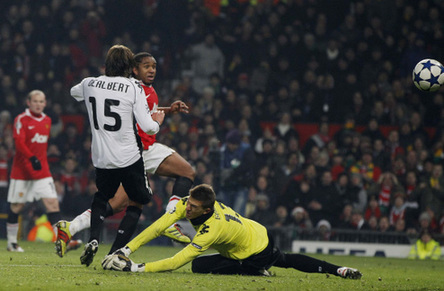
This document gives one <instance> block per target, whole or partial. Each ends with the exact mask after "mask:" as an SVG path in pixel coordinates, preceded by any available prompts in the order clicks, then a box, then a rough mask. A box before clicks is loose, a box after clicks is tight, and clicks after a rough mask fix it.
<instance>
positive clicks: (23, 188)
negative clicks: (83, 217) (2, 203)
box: [6, 90, 61, 252]
mask: <svg viewBox="0 0 444 291" xmlns="http://www.w3.org/2000/svg"><path fill="white" fill-rule="evenodd" d="M26 104H27V106H28V108H27V109H26V110H25V112H23V113H21V114H19V115H18V116H17V117H16V118H15V120H14V133H13V137H14V140H15V150H16V151H15V156H14V160H13V163H12V171H11V181H10V185H9V190H8V202H9V203H10V207H9V210H8V219H7V223H6V229H7V239H8V247H7V250H8V251H12V252H23V249H22V248H21V247H20V246H19V245H18V244H17V234H18V215H19V214H20V212H21V211H22V209H23V207H24V205H25V203H26V202H33V201H34V200H40V199H41V200H42V201H43V204H44V205H45V207H46V211H47V216H48V220H49V221H50V222H51V224H53V225H54V224H56V222H57V221H59V220H60V218H61V217H60V208H59V202H58V200H57V193H56V190H55V187H54V180H53V178H52V176H51V172H50V171H49V166H48V161H47V154H46V151H47V148H48V139H49V134H50V130H51V118H49V117H48V116H47V115H46V114H45V113H43V110H44V109H45V106H46V96H45V94H44V93H43V92H42V91H40V90H33V91H31V92H30V93H29V94H28V96H27V99H26Z"/></svg>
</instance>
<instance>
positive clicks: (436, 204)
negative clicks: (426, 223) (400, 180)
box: [421, 164, 444, 219]
mask: <svg viewBox="0 0 444 291" xmlns="http://www.w3.org/2000/svg"><path fill="white" fill-rule="evenodd" d="M421 209H422V210H428V211H430V212H431V213H432V218H434V219H437V218H436V216H439V215H440V214H441V213H442V212H443V210H444V173H443V166H442V165H441V164H436V165H433V170H432V173H431V175H430V177H428V180H427V181H426V187H425V189H424V192H423V194H422V197H421Z"/></svg>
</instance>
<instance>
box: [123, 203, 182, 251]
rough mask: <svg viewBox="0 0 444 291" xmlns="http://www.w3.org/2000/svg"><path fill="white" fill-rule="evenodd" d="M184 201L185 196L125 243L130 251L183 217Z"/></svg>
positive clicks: (158, 234)
mask: <svg viewBox="0 0 444 291" xmlns="http://www.w3.org/2000/svg"><path fill="white" fill-rule="evenodd" d="M186 201H187V197H185V198H182V199H181V200H180V201H179V202H177V204H176V207H175V208H174V209H173V210H172V211H170V212H167V213H165V214H164V215H162V216H161V217H160V218H159V219H157V220H156V221H155V222H153V223H152V224H151V225H150V226H148V227H147V228H145V230H144V231H142V232H141V233H140V234H139V235H138V236H136V237H135V238H134V239H133V240H131V241H130V242H129V243H128V244H127V246H128V247H129V248H130V249H131V251H132V252H135V251H136V250H137V249H138V248H139V247H140V246H142V245H144V244H146V243H148V242H150V241H151V240H153V239H155V238H156V237H158V236H160V235H161V233H162V232H163V231H164V230H165V229H167V228H168V227H169V226H171V225H172V224H173V223H175V222H176V221H178V220H181V219H183V218H185V208H186Z"/></svg>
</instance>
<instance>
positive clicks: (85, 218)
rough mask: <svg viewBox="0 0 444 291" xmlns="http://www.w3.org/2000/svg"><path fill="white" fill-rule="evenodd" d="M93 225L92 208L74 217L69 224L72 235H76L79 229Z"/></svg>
mask: <svg viewBox="0 0 444 291" xmlns="http://www.w3.org/2000/svg"><path fill="white" fill-rule="evenodd" d="M90 227H91V209H87V210H85V212H83V213H82V214H80V215H77V216H76V218H74V219H73V220H72V221H71V224H70V225H69V232H70V233H71V235H75V234H76V233H78V232H79V231H82V230H84V229H87V228H90Z"/></svg>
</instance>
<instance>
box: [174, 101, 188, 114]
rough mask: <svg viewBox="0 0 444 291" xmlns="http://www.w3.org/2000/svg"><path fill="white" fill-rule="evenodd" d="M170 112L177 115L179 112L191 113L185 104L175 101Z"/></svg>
mask: <svg viewBox="0 0 444 291" xmlns="http://www.w3.org/2000/svg"><path fill="white" fill-rule="evenodd" d="M170 111H171V113H177V112H183V113H189V107H188V106H187V105H186V104H185V102H182V101H180V100H178V101H174V102H173V103H172V104H171V106H170Z"/></svg>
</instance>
